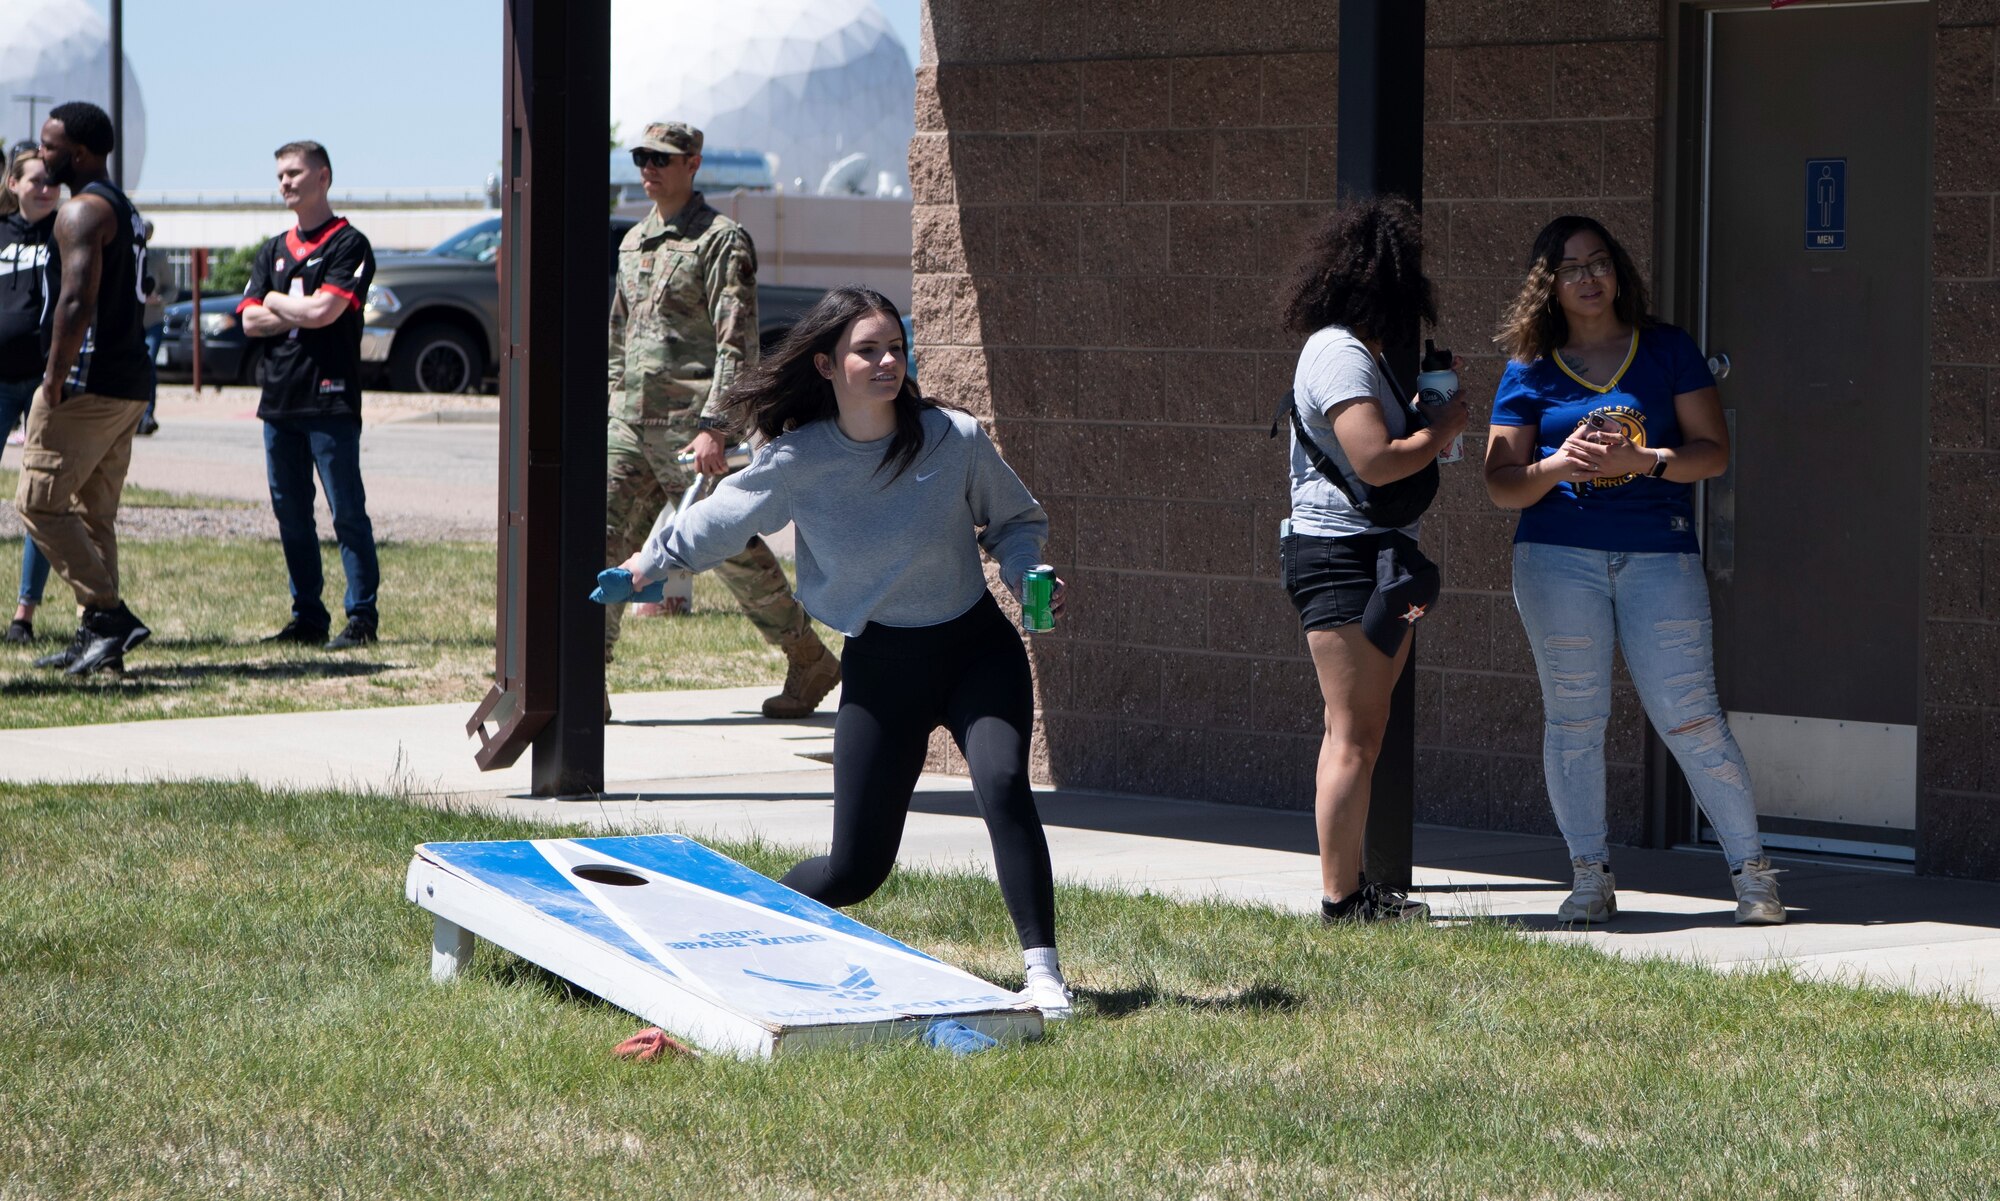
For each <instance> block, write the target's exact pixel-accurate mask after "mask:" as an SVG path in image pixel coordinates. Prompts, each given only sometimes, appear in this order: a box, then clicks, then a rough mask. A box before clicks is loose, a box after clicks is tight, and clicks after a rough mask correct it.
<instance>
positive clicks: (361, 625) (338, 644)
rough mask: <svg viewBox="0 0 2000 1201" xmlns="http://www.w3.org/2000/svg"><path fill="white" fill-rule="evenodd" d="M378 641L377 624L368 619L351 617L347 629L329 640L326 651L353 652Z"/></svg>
mask: <svg viewBox="0 0 2000 1201" xmlns="http://www.w3.org/2000/svg"><path fill="white" fill-rule="evenodd" d="M374 641H376V636H375V622H374V619H372V618H367V617H350V618H348V619H347V628H346V629H344V630H342V631H341V632H340V633H338V634H336V635H334V636H333V637H332V638H329V639H327V642H326V649H328V650H330V651H345V650H352V649H354V648H355V647H357V646H366V645H367V644H368V643H371V642H374Z"/></svg>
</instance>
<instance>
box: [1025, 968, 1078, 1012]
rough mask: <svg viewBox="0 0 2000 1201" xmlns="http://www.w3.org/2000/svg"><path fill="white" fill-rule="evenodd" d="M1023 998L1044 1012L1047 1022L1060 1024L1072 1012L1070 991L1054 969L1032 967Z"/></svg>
mask: <svg viewBox="0 0 2000 1201" xmlns="http://www.w3.org/2000/svg"><path fill="white" fill-rule="evenodd" d="M1021 997H1022V999H1023V1000H1026V1001H1027V1002H1029V1003H1030V1004H1032V1005H1033V1006H1034V1007H1035V1008H1037V1009H1039V1010H1041V1011H1042V1020H1043V1021H1045V1022H1059V1021H1061V1020H1062V1019H1064V1018H1066V1017H1068V1016H1069V1015H1070V1013H1071V1012H1072V1009H1071V1005H1070V1002H1071V997H1070V991H1069V988H1068V987H1067V986H1065V985H1064V984H1063V978H1062V976H1061V975H1060V974H1058V973H1057V972H1056V970H1055V969H1054V968H1046V967H1031V968H1029V969H1028V984H1027V987H1026V988H1023V989H1022V990H1021Z"/></svg>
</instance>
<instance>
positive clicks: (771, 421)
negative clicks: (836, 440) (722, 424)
mask: <svg viewBox="0 0 2000 1201" xmlns="http://www.w3.org/2000/svg"><path fill="white" fill-rule="evenodd" d="M870 313H880V314H882V315H883V316H885V317H887V318H888V319H889V320H891V321H893V322H895V323H896V324H897V326H898V328H899V329H900V327H901V325H902V321H903V314H902V313H901V312H900V311H898V310H897V308H896V303H895V302H894V301H892V300H890V299H889V298H888V297H886V296H884V295H882V294H881V293H880V292H877V291H875V290H874V289H873V288H860V287H853V286H849V287H844V288H835V289H833V290H832V291H831V292H828V293H827V294H826V295H824V296H822V297H820V298H819V303H817V304H815V305H813V307H812V308H811V309H810V310H809V311H807V313H806V315H805V316H803V317H801V318H799V319H798V321H797V322H796V323H795V324H794V325H793V326H792V328H791V329H790V330H789V331H787V332H786V334H785V336H784V338H783V339H782V340H781V341H780V342H779V343H778V344H777V345H776V346H774V347H772V348H771V350H770V351H769V352H768V353H767V354H765V355H764V356H763V357H762V358H760V359H759V360H758V361H757V365H756V366H754V367H751V368H750V369H749V370H747V371H745V372H744V373H743V374H742V375H739V376H737V377H736V382H735V383H734V384H732V385H730V388H729V392H728V393H727V395H726V396H725V397H724V398H723V403H724V404H725V406H727V409H728V411H729V414H730V416H731V417H732V419H733V420H735V421H736V422H737V423H739V424H742V425H748V426H750V427H751V428H753V429H755V430H756V431H757V433H758V434H760V435H761V436H762V437H764V438H765V439H766V440H769V439H772V438H776V437H777V436H778V435H780V434H783V433H786V432H788V431H790V430H795V429H798V428H799V427H800V426H803V425H810V424H811V423H812V422H815V421H827V420H832V419H833V418H835V417H837V416H839V415H840V405H839V402H838V401H836V400H835V399H834V395H833V381H831V380H829V379H827V378H826V377H825V376H823V375H821V374H820V373H819V368H818V367H817V366H815V365H814V362H813V359H814V357H815V356H817V355H826V356H827V357H828V358H832V357H833V350H834V346H835V345H836V344H838V343H839V341H840V336H841V335H842V334H844V333H846V332H847V329H848V327H849V326H851V325H853V324H854V323H855V322H856V321H859V320H860V319H861V318H863V317H865V316H867V315H868V314H870ZM895 406H896V432H895V434H894V435H892V436H891V437H890V439H889V446H888V449H887V450H885V451H883V452H882V462H881V463H880V464H879V465H878V466H877V467H876V468H875V470H876V472H877V473H878V474H879V473H880V472H882V471H883V470H885V469H887V470H889V479H890V480H892V481H893V480H894V479H895V478H896V477H897V476H899V475H901V474H903V472H905V471H907V470H909V467H910V464H912V463H914V462H916V459H917V456H918V455H919V454H920V453H922V451H923V448H924V427H923V412H924V410H925V409H947V408H953V407H954V406H951V405H946V404H941V403H939V402H938V401H935V400H931V399H929V398H928V397H925V396H923V395H922V394H920V393H919V392H918V391H917V384H916V381H915V380H914V379H912V378H911V377H910V376H909V375H908V374H907V373H905V374H904V376H903V386H902V388H901V389H900V390H899V391H898V392H897V393H896V400H895Z"/></svg>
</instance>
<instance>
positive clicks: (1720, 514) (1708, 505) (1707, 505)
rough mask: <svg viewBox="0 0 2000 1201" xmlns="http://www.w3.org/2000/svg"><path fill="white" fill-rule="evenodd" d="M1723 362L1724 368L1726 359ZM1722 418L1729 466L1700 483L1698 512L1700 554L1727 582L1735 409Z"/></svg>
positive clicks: (1732, 572) (1731, 562) (1732, 552)
mask: <svg viewBox="0 0 2000 1201" xmlns="http://www.w3.org/2000/svg"><path fill="white" fill-rule="evenodd" d="M1723 363H1724V366H1725V368H1726V367H1727V365H1728V360H1727V359H1724V360H1723ZM1722 420H1723V423H1724V425H1725V426H1726V427H1727V428H1728V430H1729V466H1728V468H1727V469H1726V470H1724V471H1723V473H1722V474H1721V475H1718V476H1716V477H1715V478H1714V479H1712V480H1709V481H1708V482H1707V483H1706V484H1703V485H1702V512H1703V515H1704V517H1705V518H1706V519H1707V520H1706V523H1705V524H1706V525H1707V527H1708V529H1707V531H1706V532H1707V535H1708V536H1707V537H1706V538H1705V539H1704V540H1703V542H1702V558H1703V559H1704V560H1705V565H1706V566H1707V568H1708V574H1709V575H1710V576H1711V577H1712V578H1713V579H1714V580H1715V582H1716V583H1718V584H1727V583H1729V582H1730V581H1731V580H1733V579H1735V578H1736V410H1735V409H1724V410H1722Z"/></svg>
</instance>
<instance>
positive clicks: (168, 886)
mask: <svg viewBox="0 0 2000 1201" xmlns="http://www.w3.org/2000/svg"><path fill="white" fill-rule="evenodd" d="M550 833H551V830H550V828H548V827H535V828H530V827H527V826H524V825H522V824H520V823H518V822H513V821H506V820H500V819H495V818H487V817H474V816H467V815H461V814H447V813H441V812H437V811H433V810H428V809H423V808H418V807H414V806H407V805H405V804H403V803H401V802H399V801H397V800H394V799H391V798H380V797H374V798H371V797H357V796H350V795H343V794H338V793H310V794H285V793H265V792H261V791H258V790H257V789H255V788H252V787H250V786H248V785H236V784H232V785H219V784H181V785H168V786H151V787H126V786H119V787H107V786H75V787H46V786H0V879H4V880H5V882H6V886H5V887H4V888H0V1196H4V1197H7V1198H10V1199H12V1198H25V1197H50V1198H57V1197H60V1198H71V1197H90V1198H118V1197H143V1198H178V1197H186V1198H203V1199H208V1198H214V1197H218V1196H223V1195H232V1196H245V1197H258V1198H274V1197H302V1198H304V1197H311V1198H321V1197H357V1198H371V1199H372V1198H381V1197H523V1198H548V1197H578V1198H607V1197H685V1198H701V1199H707V1198H723V1197H732V1198H733V1197H773V1198H776V1197H786V1198H807V1197H813V1198H818V1197H868V1198H903V1197H926V1198H955V1197H1048V1198H1098V1197H1102V1198H1120V1199H1124V1198H1135V1197H1156V1196H1157V1197H1188V1198H1197V1197H1200V1198H1238V1197H1241V1198H1272V1197H1277V1198H1289V1197H1299V1198H1326V1197H1346V1196H1371V1197H1423V1198H1430V1197H1467V1198H1470V1197H1577V1196H1590V1197H1618V1198H1627V1197H1634V1198H1637V1197H1663V1198H1673V1199H1675V1201H1685V1199H1692V1198H1708V1197H1715V1198H1729V1199H1730V1201H1741V1199H1743V1198H1753V1197H1755V1198H1761V1197H1812V1198H1819V1197H1865V1198H1876V1197H1925V1198H1934V1197H1978V1196H1992V1195H1994V1190H1995V1187H1996V1185H1995V1172H1994V1168H1995V1165H1996V1163H2000V1067H1996V1065H2000V1022H1996V1021H1995V1018H1994V1016H1993V1015H1992V1014H1991V1013H1989V1012H1987V1011H1985V1010H1982V1009H1978V1008H1976V1007H1972V1006H1964V1005H1959V1006H1954V1005H1949V1004H1945V1003H1942V1002H1938V1001H1934V1000H1928V999H1924V998H1919V997H1912V996H1905V995H1899V994H1892V993H1886V992H1870V991H1861V990H1854V989H1845V988H1839V987H1832V986H1826V985H1817V984H1805V983H1799V982H1795V981H1793V980H1791V979H1789V978H1787V977H1784V976H1777V975H1767V976H1755V977H1743V976H1726V975H1714V974H1711V973H1709V972H1707V971H1704V970H1702V969H1699V968H1696V967H1692V966H1687V965H1676V964H1671V963H1664V962H1648V963H1629V962H1623V961H1614V960H1611V959H1607V958H1605V957H1602V956H1599V955H1597V954H1594V953H1592V952H1589V951H1586V950H1581V949H1577V948H1569V947H1561V946H1555V945H1549V944H1544V943H1536V942H1526V941H1522V940H1520V939H1518V938H1517V937H1515V936H1513V935H1510V934H1508V933H1507V932H1506V931H1505V930H1504V929H1503V928H1501V927H1499V926H1497V925H1487V924H1480V925H1473V926H1470V927H1461V928H1456V929H1425V928H1417V929H1397V930H1375V929H1352V928H1343V929H1326V928H1322V927H1319V926H1317V925H1315V924H1311V923H1306V922H1301V921H1300V920H1299V919H1297V918H1294V917H1288V916H1283V915H1280V914H1277V913H1274V912H1271V911H1266V910H1258V909H1251V908H1240V907H1235V906H1227V905H1211V906H1198V905H1185V904H1178V903H1171V902H1168V901H1165V900H1162V899H1158V898H1153V897H1127V896H1120V895H1108V894H1102V893H1095V892H1088V891H1083V890H1079V889H1064V890H1062V892H1061V895H1060V897H1059V904H1060V912H1061V920H1062V922H1063V928H1064V931H1065V934H1064V958H1065V961H1066V963H1067V965H1068V967H1069V969H1070V973H1071V975H1072V977H1073V980H1074V983H1075V984H1077V985H1078V988H1079V1013H1078V1016H1077V1017H1076V1018H1075V1019H1073V1020H1071V1021H1070V1022H1068V1023H1064V1024H1061V1025H1057V1026H1053V1027H1051V1031H1050V1034H1049V1037H1048V1038H1047V1039H1046V1040H1045V1041H1043V1042H1041V1043H1039V1044H1032V1045H1027V1046H1024V1047H1020V1048H1013V1049H1006V1050H1002V1051H996V1052H989V1053H986V1054H983V1055H978V1056H974V1057H971V1058H968V1059H963V1060H960V1059H954V1058H952V1057H950V1056H947V1055H944V1054H941V1053H938V1052H934V1051H930V1050H928V1049H926V1048H924V1047H922V1046H920V1045H917V1044H914V1043H911V1044H905V1045H900V1046H876V1047H869V1048H863V1049H859V1050H853V1049H849V1050H826V1051H820V1052H815V1053H808V1054H803V1055H800V1056H798V1057H797V1058H792V1059H786V1060H781V1061H778V1062H775V1063H741V1062H736V1061H733V1060H728V1059H721V1058H714V1057H710V1058H705V1059H701V1060H698V1061H686V1060H682V1061H671V1062H665V1063H659V1064H653V1065H636V1064H629V1063H622V1062H618V1061H615V1060H613V1059H612V1058H611V1056H610V1054H609V1052H610V1048H611V1046H612V1045H613V1044H614V1043H615V1042H616V1041H618V1040H619V1039H620V1038H623V1037H624V1036H626V1035H628V1034H630V1033H631V1032H632V1031H633V1030H634V1029H635V1028H636V1027H637V1026H638V1025H639V1023H638V1022H637V1021H636V1020H635V1019H633V1018H632V1017H631V1016H630V1015H628V1014H625V1013H623V1012H621V1011H619V1010H616V1009H613V1008H611V1007H609V1006H607V1005H605V1004H602V1003H601V1002H598V1001H596V1000H594V999H592V998H591V997H589V996H587V995H583V994H579V993H576V992H574V991H572V990H571V989H569V988H568V987H566V986H565V985H564V984H563V983H562V982H561V981H560V980H558V979H555V978H553V977H551V976H549V975H547V974H545V973H543V972H541V971H539V970H538V969H535V968H533V967H531V966H529V965H527V964H525V963H523V962H522V961H519V960H517V959H514V958H512V957H511V956H508V955H506V954H504V953H502V952H499V951H496V950H494V949H493V948H491V947H487V946H482V947H481V948H480V950H479V953H478V954H477V956H476V957H475V959H474V964H473V968H472V970H471V971H470V972H469V973H467V975H466V976H464V977H462V978H461V979H459V980H458V981H455V982H454V983H452V984H450V985H446V986H442V987H439V986H433V985H432V984H431V983H430V982H429V979H428V967H429V921H428V920H427V917H426V916H425V915H424V914H423V913H422V912H421V911H419V910H417V909H416V908H415V907H413V906H411V905H409V904H408V903H407V902H405V901H404V900H403V898H402V877H403V871H404V867H405V865H406V863H407V862H408V859H409V854H410V848H411V846H412V845H413V844H415V843H417V842H421V841H426V840H444V839H478V838H506V837H524V836H546V835H549V834H550ZM733 850H734V853H736V854H738V855H739V856H740V857H742V858H744V859H745V860H746V861H748V862H749V863H751V864H752V865H753V866H755V867H757V868H758V869H759V870H763V871H767V872H775V871H777V870H778V869H779V868H781V867H782V866H784V865H785V864H786V863H787V862H788V861H789V858H788V856H787V855H785V854H783V853H781V852H779V851H778V850H775V849H771V848H757V847H751V848H734V849H733ZM855 913H856V915H857V916H859V917H860V918H862V919H863V920H865V921H867V922H870V923H871V924H873V925H875V926H877V927H879V928H881V929H883V930H886V931H888V932H889V933H891V934H894V935H896V936H898V937H901V938H903V939H906V940H908V941H910V942H912V943H914V944H916V945H918V946H920V947H922V948H924V949H926V950H929V951H931V952H933V953H935V954H938V955H940V956H942V957H944V958H946V959H948V960H951V961H953V962H955V963H959V964H961V965H963V966H965V967H967V968H969V969H971V970H973V971H975V972H978V973H980V974H982V975H986V976H988V977H990V978H993V979H995V980H998V981H1001V982H1003V983H1005V984H1007V985H1008V986H1010V987H1015V986H1018V985H1019V982H1020V960H1019V956H1018V953H1017V951H1016V949H1015V948H1014V946H1013V944H1012V937H1011V932H1010V927H1009V925H1008V923H1007V920H1006V916H1005V914H1004V912H1003V910H1002V908H1001V905H1000V901H999V897H998V895H997V890H996V889H995V887H994V886H993V884H992V883H991V881H990V880H985V879H979V878H974V877H962V876H940V875H924V874H917V873H898V874H897V875H896V876H895V877H894V878H893V879H892V880H891V882H890V884H889V886H888V887H886V888H885V889H884V890H883V891H882V893H881V894H879V895H878V896H877V897H876V898H875V899H873V900H871V901H870V902H868V903H867V904H865V905H862V906H859V907H858V908H857V909H856V910H855Z"/></svg>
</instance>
